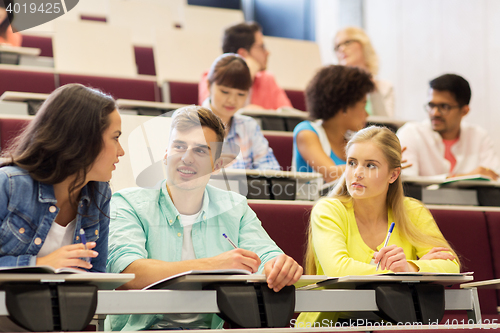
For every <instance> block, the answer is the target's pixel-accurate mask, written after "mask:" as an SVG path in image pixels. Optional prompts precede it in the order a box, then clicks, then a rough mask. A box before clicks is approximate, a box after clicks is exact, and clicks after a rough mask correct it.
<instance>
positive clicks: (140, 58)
mask: <svg viewBox="0 0 500 333" xmlns="http://www.w3.org/2000/svg"><path fill="white" fill-rule="evenodd" d="M134 53H135V63H136V65H137V74H141V75H156V68H155V58H154V54H153V49H152V48H151V47H140V46H134Z"/></svg>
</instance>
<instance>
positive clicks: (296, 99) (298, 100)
mask: <svg viewBox="0 0 500 333" xmlns="http://www.w3.org/2000/svg"><path fill="white" fill-rule="evenodd" d="M285 93H286V95H287V96H288V99H289V100H290V102H292V106H293V107H294V108H295V109H297V110H302V111H306V98H305V96H304V92H303V91H302V90H285Z"/></svg>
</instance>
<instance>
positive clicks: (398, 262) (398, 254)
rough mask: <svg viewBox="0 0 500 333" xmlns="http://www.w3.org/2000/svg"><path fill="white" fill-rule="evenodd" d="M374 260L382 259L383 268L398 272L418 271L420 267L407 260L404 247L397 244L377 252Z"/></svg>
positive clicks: (381, 266)
mask: <svg viewBox="0 0 500 333" xmlns="http://www.w3.org/2000/svg"><path fill="white" fill-rule="evenodd" d="M373 257H374V258H375V260H374V262H375V263H376V264H378V262H379V261H380V267H379V268H380V269H381V270H389V271H393V272H395V273H398V272H418V267H417V266H415V265H414V264H413V263H410V262H408V261H407V260H406V255H405V253H404V251H403V248H401V247H398V246H396V245H390V246H385V247H383V248H381V249H380V251H379V252H375V253H374V255H373Z"/></svg>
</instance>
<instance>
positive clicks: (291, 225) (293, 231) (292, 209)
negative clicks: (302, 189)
mask: <svg viewBox="0 0 500 333" xmlns="http://www.w3.org/2000/svg"><path fill="white" fill-rule="evenodd" d="M249 205H250V208H252V209H253V210H254V212H255V213H256V214H257V217H258V218H259V219H260V221H261V222H262V226H263V227H264V229H265V230H266V231H267V233H268V234H269V236H270V237H271V238H272V239H273V240H274V241H275V242H276V244H277V245H278V246H279V247H280V248H281V249H282V250H283V252H285V253H286V254H287V255H289V256H290V257H292V258H293V259H295V261H297V262H298V263H299V264H300V265H303V264H304V254H305V251H306V246H307V227H308V225H309V215H310V214H311V209H312V205H308V204H298V203H295V202H291V203H290V204H275V203H253V202H250V203H249Z"/></svg>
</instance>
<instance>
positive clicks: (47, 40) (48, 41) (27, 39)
mask: <svg viewBox="0 0 500 333" xmlns="http://www.w3.org/2000/svg"><path fill="white" fill-rule="evenodd" d="M21 46H22V47H33V48H37V49H40V56H41V57H50V58H53V57H54V53H53V51H52V37H44V36H33V35H23V41H22V43H21Z"/></svg>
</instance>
